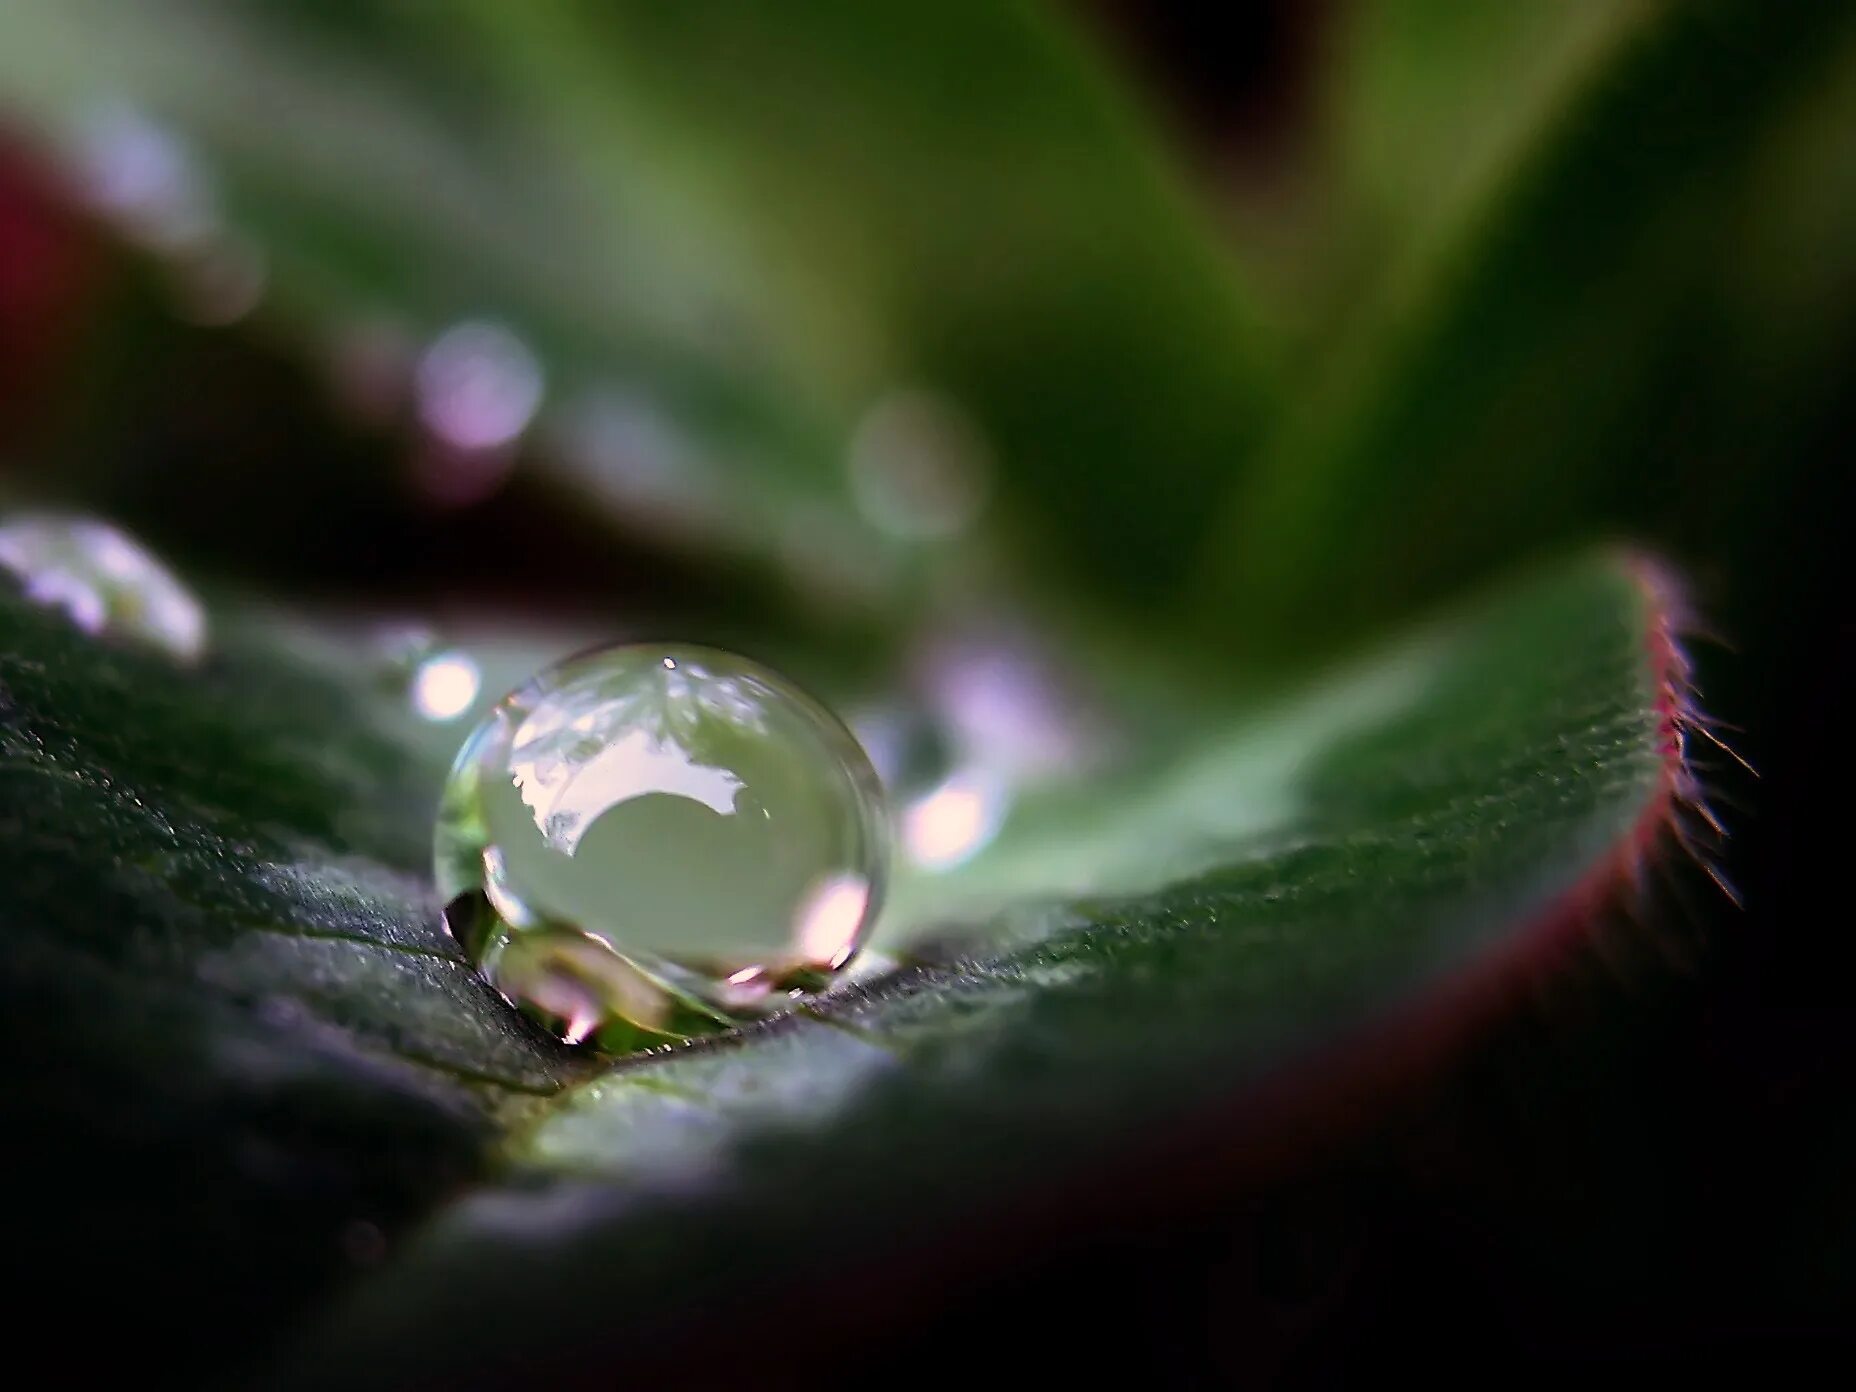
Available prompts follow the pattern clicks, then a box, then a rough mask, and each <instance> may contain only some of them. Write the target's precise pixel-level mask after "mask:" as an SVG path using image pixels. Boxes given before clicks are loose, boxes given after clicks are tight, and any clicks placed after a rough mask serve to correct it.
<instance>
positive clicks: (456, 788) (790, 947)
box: [436, 644, 888, 1048]
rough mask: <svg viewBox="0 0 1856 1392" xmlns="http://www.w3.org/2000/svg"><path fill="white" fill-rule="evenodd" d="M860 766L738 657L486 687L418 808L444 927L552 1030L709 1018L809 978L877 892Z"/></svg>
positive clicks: (875, 813)
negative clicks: (436, 783)
mask: <svg viewBox="0 0 1856 1392" xmlns="http://www.w3.org/2000/svg"><path fill="white" fill-rule="evenodd" d="M887 862H888V827H887V821H886V818H885V814H884V811H883V806H882V797H881V793H880V791H879V788H878V785H877V780H876V775H875V773H874V772H873V771H872V769H871V768H870V763H869V760H868V759H867V758H865V756H864V753H863V751H862V749H861V748H859V746H858V744H857V741H856V740H855V739H854V738H853V737H852V736H851V734H850V732H849V731H848V730H846V729H845V728H844V727H843V725H841V724H840V723H839V722H838V720H837V719H836V717H834V716H833V715H832V714H831V713H830V712H829V711H827V710H826V709H825V708H824V707H822V706H820V705H819V704H818V703H816V702H815V701H813V700H812V699H811V698H810V697H808V696H806V695H805V694H804V693H802V692H801V691H799V690H798V689H797V688H796V687H794V686H792V685H791V684H790V683H788V682H787V681H785V680H784V679H783V678H781V677H779V676H776V675H775V674H774V673H772V672H770V671H768V670H767V669H766V668H764V667H761V666H759V665H757V664H755V663H753V662H750V661H748V660H747V659H745V658H741V657H737V656H734V655H732V654H729V653H725V652H720V651H717V650H714V649H708V648H700V647H691V646H686V645H681V644H677V645H664V644H632V645H621V646H616V647H610V648H602V649H597V650H595V651H593V652H590V653H584V654H581V655H579V656H577V657H572V658H569V659H567V660H566V661H564V662H562V663H559V664H557V665H556V666H553V667H550V668H548V669H547V670H546V671H544V672H542V673H541V674H540V675H538V676H537V677H535V678H534V679H533V680H531V681H530V682H529V683H528V684H527V685H526V686H524V687H522V688H521V689H520V690H518V691H516V692H514V693H513V694H511V695H510V696H508V697H505V698H504V699H503V701H501V702H500V703H499V704H498V705H497V707H496V708H495V709H494V710H493V711H492V712H491V713H490V715H489V716H488V718H486V719H485V720H484V722H483V723H482V724H481V725H479V726H478V727H477V729H476V730H475V731H474V732H473V733H472V734H471V736H470V738H469V739H468V740H466V741H465V744H464V747H463V748H462V749H461V750H460V751H459V753H458V757H457V760H456V762H455V763H454V764H453V766H452V770H451V776H450V778H449V780H448V781H447V783H446V788H445V794H444V798H443V801H442V803H441V806H440V809H439V822H438V831H437V839H436V863H437V878H438V884H439V888H440V890H441V892H442V893H443V895H444V896H445V898H446V900H447V901H448V907H447V910H446V921H447V923H449V924H450V925H451V928H452V931H453V933H454V934H455V935H456V936H457V938H458V940H459V942H460V943H462V944H463V945H464V948H465V950H466V952H467V953H469V954H470V956H471V958H472V960H473V961H475V962H476V963H477V965H478V968H479V970H481V971H482V972H483V973H484V975H485V977H486V978H487V979H488V980H489V981H490V982H491V984H492V985H494V986H495V987H496V988H497V989H498V990H499V991H501V992H502V993H503V995H504V996H505V997H507V998H508V999H509V1000H510V1001H511V1002H513V1003H514V1004H516V1005H518V1006H520V1007H522V1008H523V1009H525V1010H527V1011H528V1012H529V1013H530V1014H531V1015H533V1016H535V1017H536V1018H537V1019H539V1020H541V1021H542V1022H543V1023H544V1024H545V1025H547V1026H548V1027H549V1028H551V1029H552V1030H554V1031H555V1032H556V1033H557V1034H558V1035H559V1036H560V1037H561V1038H563V1039H566V1040H568V1041H570V1042H575V1043H579V1042H583V1041H587V1040H593V1041H595V1042H597V1043H599V1044H600V1045H601V1046H602V1047H608V1048H618V1047H624V1046H625V1045H627V1044H629V1043H632V1042H635V1041H636V1039H637V1037H638V1034H639V1032H640V1031H642V1032H644V1033H645V1034H646V1035H648V1036H649V1035H654V1036H671V1037H676V1036H681V1035H687V1034H694V1033H700V1032H704V1031H707V1030H714V1029H717V1028H722V1027H725V1026H726V1025H727V1024H728V1023H729V1022H730V1021H732V1020H733V1019H737V1018H743V1017H752V1016H754V1015H757V1014H763V1013H765V1012H767V1011H768V1010H771V1009H774V1008H778V1007H780V1006H783V1005H786V1004H790V996H791V993H792V992H795V991H797V992H804V991H809V990H816V989H818V988H820V987H822V986H823V985H825V984H826V983H827V982H828V981H829V980H830V978H831V977H832V975H833V974H834V973H836V972H838V971H839V970H841V969H842V968H843V967H844V966H845V965H846V964H847V963H848V962H849V961H850V960H851V958H852V957H853V956H854V955H855V953H856V951H857V949H858V946H859V945H860V943H861V942H862V940H863V938H864V936H865V934H866V932H867V930H868V929H869V927H870V925H871V923H872V921H873V920H874V918H875V916H876V913H877V910H878V908H879V906H880V901H881V899H882V895H883V886H884V881H885V877H886V873H887Z"/></svg>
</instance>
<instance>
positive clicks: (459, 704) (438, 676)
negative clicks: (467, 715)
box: [410, 651, 483, 721]
mask: <svg viewBox="0 0 1856 1392" xmlns="http://www.w3.org/2000/svg"><path fill="white" fill-rule="evenodd" d="M482 685H483V675H482V673H481V672H480V671H479V670H478V668H477V664H476V662H475V661H474V660H473V659H472V658H471V657H470V655H469V654H467V653H462V652H456V651H450V652H440V653H434V654H432V655H431V656H430V657H428V658H426V659H425V660H424V661H423V662H421V663H420V664H419V665H418V667H417V668H416V669H415V670H414V671H413V674H412V682H411V684H410V689H411V696H412V708H413V710H415V711H416V712H418V714H419V715H420V716H422V717H423V718H424V719H426V720H435V721H443V720H456V719H457V718H458V717H459V716H460V715H462V714H464V712H465V711H467V710H469V709H470V708H471V707H472V706H473V705H475V704H476V701H477V692H478V690H479V689H480V688H481V687H482Z"/></svg>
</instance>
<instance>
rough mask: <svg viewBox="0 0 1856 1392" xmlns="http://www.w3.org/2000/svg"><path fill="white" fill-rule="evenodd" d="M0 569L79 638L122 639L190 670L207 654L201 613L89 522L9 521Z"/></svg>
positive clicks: (1, 536)
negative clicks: (67, 620) (55, 611)
mask: <svg viewBox="0 0 1856 1392" xmlns="http://www.w3.org/2000/svg"><path fill="white" fill-rule="evenodd" d="M0 567H4V568H5V569H7V570H9V571H11V572H12V573H13V574H14V575H15V576H17V577H18V579H19V582H20V585H21V586H22V587H23V588H24V590H25V594H26V598H28V599H30V600H33V601H34V602H36V603H39V604H43V605H46V606H47V607H49V608H54V609H60V610H63V611H64V613H65V614H66V615H67V616H69V618H70V620H71V622H72V623H74V624H76V625H77V626H78V627H79V628H81V629H83V630H84V632H86V633H91V634H96V635H98V636H107V637H116V638H124V639H129V640H132V641H135V642H139V643H145V644H147V645H148V646H150V647H154V648H159V649H160V650H161V651H163V652H165V653H167V654H168V655H169V656H171V657H175V658H178V659H180V660H181V661H184V662H192V661H195V660H196V659H198V658H199V656H200V655H201V653H203V652H204V651H205V650H206V611H205V609H204V608H202V607H201V605H200V601H199V600H198V599H196V598H194V596H193V594H192V593H191V592H190V591H189V590H188V589H187V588H186V587H185V586H183V585H182V584H181V583H180V581H179V580H177V579H175V578H174V575H173V573H172V572H170V571H169V570H168V568H167V567H166V566H164V565H162V564H161V562H160V561H158V560H156V559H155V558H154V556H153V555H152V554H150V553H149V551H148V550H147V549H146V548H145V547H143V546H141V545H140V544H139V543H137V542H135V541H134V540H132V539H131V538H130V537H128V536H127V535H126V534H124V533H123V532H121V531H118V530H117V529H116V528H115V527H112V526H110V524H109V523H107V522H99V521H97V520H96V519H94V518H88V517H68V516H64V515H61V514H57V513H16V514H14V515H13V516H11V517H8V518H7V519H6V520H4V521H0Z"/></svg>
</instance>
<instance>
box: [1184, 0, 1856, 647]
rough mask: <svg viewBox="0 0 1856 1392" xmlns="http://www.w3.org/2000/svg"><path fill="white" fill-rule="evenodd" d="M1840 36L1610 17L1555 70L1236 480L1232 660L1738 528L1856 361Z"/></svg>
mask: <svg viewBox="0 0 1856 1392" xmlns="http://www.w3.org/2000/svg"><path fill="white" fill-rule="evenodd" d="M1851 18H1852V12H1851V11H1850V9H1849V8H1848V7H1847V6H1798V7H1789V8H1787V9H1785V10H1784V11H1783V12H1774V11H1772V10H1771V9H1770V8H1769V7H1764V6H1755V5H1749V4H1733V3H1691V4H1668V5H1661V6H1655V7H1649V8H1648V9H1645V8H1643V7H1628V6H1619V7H1613V8H1612V9H1611V10H1610V11H1609V13H1608V15H1607V17H1606V20H1605V23H1604V26H1603V28H1602V30H1600V31H1595V36H1592V37H1586V38H1584V39H1583V41H1582V42H1580V43H1579V44H1577V45H1575V46H1572V47H1570V48H1569V50H1568V51H1569V52H1572V53H1575V54H1577V55H1578V56H1579V58H1580V60H1581V62H1580V65H1579V66H1578V68H1577V69H1576V70H1571V71H1568V72H1566V73H1565V74H1564V75H1562V76H1561V77H1559V79H1558V80H1557V81H1556V82H1554V83H1553V84H1551V90H1552V91H1553V92H1554V93H1556V94H1557V95H1558V98H1559V99H1558V100H1557V101H1553V102H1549V103H1546V104H1545V106H1544V109H1542V110H1541V111H1540V112H1539V113H1538V114H1537V115H1536V117H1535V118H1534V120H1533V122H1532V127H1533V128H1532V132H1531V134H1530V135H1529V137H1528V138H1527V139H1526V140H1525V141H1524V142H1516V145H1517V146H1518V148H1517V149H1516V150H1515V151H1514V152H1513V153H1512V154H1510V155H1509V156H1508V157H1507V158H1505V159H1502V160H1499V161H1493V162H1488V163H1486V164H1484V165H1482V166H1480V167H1481V168H1483V169H1484V170H1486V171H1487V173H1488V174H1490V175H1493V176H1494V177H1485V178H1482V179H1480V180H1477V179H1474V178H1470V179H1466V180H1464V181H1463V192H1462V193H1461V194H1460V195H1459V196H1458V197H1457V198H1456V199H1455V200H1454V202H1453V205H1452V206H1453V211H1452V212H1451V215H1450V216H1449V217H1448V218H1447V219H1444V220H1443V225H1441V226H1440V227H1438V228H1436V229H1435V230H1434V231H1431V232H1427V233H1425V234H1424V235H1422V236H1417V237H1415V238H1413V239H1412V247H1411V252H1410V255H1409V256H1407V257H1406V258H1404V261H1403V263H1402V264H1401V265H1399V266H1398V267H1396V268H1395V269H1394V271H1393V272H1392V273H1391V274H1390V275H1389V276H1388V277H1387V278H1386V281H1385V284H1384V285H1383V286H1382V287H1381V290H1380V292H1379V293H1378V294H1377V296H1376V297H1375V298H1374V299H1373V300H1372V301H1371V305H1370V308H1369V309H1368V310H1366V311H1365V312H1363V313H1362V314H1361V315H1360V317H1359V322H1358V324H1357V325H1356V326H1355V327H1354V328H1353V329H1352V330H1351V331H1350V332H1349V333H1348V334H1347V335H1346V337H1345V339H1344V340H1343V342H1342V344H1341V346H1340V348H1339V350H1338V351H1337V353H1336V354H1335V356H1334V359H1333V361H1332V362H1330V363H1329V364H1328V365H1327V367H1326V368H1325V369H1324V371H1323V372H1322V374H1321V377H1320V381H1319V382H1318V383H1317V385H1316V386H1315V387H1314V388H1313V389H1312V390H1310V391H1309V392H1308V393H1307V395H1306V397H1305V398H1304V399H1303V400H1301V401H1300V402H1298V403H1296V404H1295V405H1294V406H1293V407H1292V408H1291V410H1290V412H1289V414H1288V417H1287V419H1286V420H1285V422H1284V424H1283V426H1282V428H1281V429H1280V430H1279V432H1278V433H1277V434H1276V436H1275V437H1274V438H1273V440H1272V442H1271V443H1270V445H1269V446H1268V448H1267V449H1266V450H1265V453H1264V458H1263V459H1262V461H1261V462H1260V463H1259V466H1258V469H1257V471H1256V472H1255V473H1254V474H1253V475H1252V477H1251V478H1250V479H1248V480H1247V481H1245V480H1240V481H1239V484H1238V487H1237V489H1236V492H1235V494H1234V497H1233V506H1232V509H1231V512H1230V514H1229V518H1228V523H1229V525H1228V527H1227V528H1226V529H1225V531H1224V532H1223V534H1222V536H1221V537H1219V538H1218V540H1217V542H1216V544H1215V546H1214V547H1213V549H1212V550H1211V551H1210V552H1209V553H1208V555H1207V557H1206V560H1207V586H1206V591H1205V599H1206V605H1207V612H1208V616H1209V617H1210V618H1211V622H1212V623H1213V624H1214V625H1215V626H1217V627H1218V628H1220V629H1221V630H1223V631H1225V632H1227V633H1231V639H1230V645H1231V646H1237V647H1244V646H1246V645H1247V646H1248V649H1249V650H1250V651H1251V652H1253V653H1259V654H1261V653H1269V652H1275V653H1278V654H1280V653H1281V652H1283V651H1284V650H1285V649H1297V648H1307V647H1311V646H1314V645H1318V644H1321V643H1326V642H1332V641H1334V640H1335V638H1336V637H1337V636H1338V635H1342V634H1345V633H1347V632H1350V631H1354V630H1357V629H1359V628H1361V627H1363V626H1365V625H1367V624H1368V623H1369V622H1370V621H1371V620H1373V619H1374V618H1376V617H1380V616H1383V615H1385V614H1387V613H1394V612H1398V611H1399V610H1401V609H1404V608H1406V607H1408V606H1410V605H1412V604H1414V603H1417V602H1420V601H1422V600H1424V599H1426V598H1429V597H1432V596H1435V595H1437V594H1439V593H1443V592H1446V591H1447V590H1448V589H1449V588H1450V587H1451V586H1453V585H1455V584H1458V583H1460V582H1462V581H1463V580H1464V579H1465V578H1467V577H1470V576H1473V575H1475V574H1478V573H1480V572H1483V571H1486V570H1488V569H1490V568H1492V567H1495V566H1499V565H1505V564H1511V563H1512V562H1513V559H1514V557H1515V556H1516V555H1517V554H1525V553H1527V552H1529V551H1532V550H1537V549H1539V548H1541V547H1543V546H1546V545H1550V544H1553V543H1554V542H1556V541H1557V540H1559V539H1562V538H1564V537H1565V536H1566V535H1567V534H1568V533H1578V532H1581V531H1589V530H1591V529H1593V528H1594V527H1604V526H1607V525H1631V524H1634V525H1637V526H1643V525H1646V524H1649V525H1658V524H1660V525H1661V526H1662V527H1663V528H1664V530H1665V534H1668V535H1671V536H1673V537H1674V538H1676V539H1677V540H1678V541H1680V540H1681V539H1683V538H1692V539H1694V540H1696V541H1698V542H1700V543H1701V544H1703V545H1706V546H1707V549H1709V550H1716V549H1718V544H1720V543H1723V542H1725V540H1726V538H1727V537H1728V536H1730V535H1731V532H1732V529H1733V528H1734V527H1735V526H1736V525H1739V526H1743V527H1744V526H1745V525H1746V523H1747V519H1746V518H1745V517H1744V516H1741V517H1738V518H1737V517H1736V516H1735V515H1734V513H1735V512H1736V510H1738V509H1739V508H1740V507H1741V506H1742V504H1744V503H1746V502H1749V501H1751V502H1753V503H1754V504H1755V506H1758V505H1759V504H1760V502H1761V498H1760V497H1753V498H1749V490H1746V489H1745V488H1743V487H1734V486H1733V485H1734V484H1736V483H1744V482H1745V481H1746V480H1747V479H1748V477H1749V471H1750V470H1751V469H1752V468H1754V467H1755V466H1756V465H1763V466H1765V467H1768V468H1771V469H1774V470H1777V471H1780V472H1783V471H1785V470H1786V469H1787V468H1789V467H1790V466H1789V463H1788V457H1789V454H1790V451H1791V442H1792V441H1793V440H1794V439H1795V437H1796V435H1797V433H1798V432H1799V431H1800V430H1808V429H1809V428H1810V422H1812V421H1813V420H1815V419H1818V418H1820V417H1821V415H1822V412H1823V410H1824V409H1825V408H1826V406H1827V405H1829V404H1832V403H1834V401H1835V400H1836V398H1837V394H1838V391H1839V385H1838V383H1839V380H1840V372H1839V364H1840V363H1841V362H1842V361H1843V360H1844V359H1845V358H1846V353H1845V351H1844V350H1845V348H1846V347H1847V346H1848V344H1849V343H1851V342H1852V341H1856V285H1853V284H1852V281H1851V275H1850V261H1849V258H1848V257H1847V256H1846V255H1843V254H1841V253H1840V252H1837V251H1835V250H1831V249H1832V248H1836V247H1841V246H1847V245H1848V244H1849V238H1850V236H1851V235H1856V189H1853V188H1852V181H1851V179H1850V174H1849V171H1850V169H1851V168H1852V167H1856V160H1853V159H1852V155H1853V154H1856V141H1853V140H1852V138H1851V136H1850V133H1849V132H1850V129H1851V128H1850V126H1849V124H1848V121H1847V119H1839V118H1837V117H1836V116H1834V115H1832V113H1838V112H1842V113H1844V114H1845V116H1846V115H1847V108H1848V105H1849V93H1850V92H1851V91H1852V90H1856V44H1853V43H1852V38H1853V29H1852V25H1851V23H1850V20H1851ZM1827 118H1829V119H1827ZM1775 286H1776V287H1777V288H1778V290H1779V293H1771V290H1770V288H1769V287H1775ZM1717 483H1719V484H1721V485H1723V486H1724V487H1723V489H1722V491H1723V492H1724V493H1725V496H1726V498H1727V499H1728V500H1731V501H1730V503H1729V504H1728V505H1727V506H1721V505H1717V504H1714V503H1713V502H1712V501H1711V499H1712V495H1713V494H1714V493H1715V492H1716V489H1715V485H1716V484H1717ZM1756 491H1757V492H1758V493H1759V494H1761V495H1762V496H1763V497H1764V498H1775V497H1783V496H1784V494H1785V490H1784V489H1783V488H1779V489H1772V490H1756ZM1691 512H1692V513H1693V514H1694V515H1695V516H1697V517H1700V518H1703V519H1705V521H1704V522H1698V523H1696V524H1695V525H1693V526H1689V527H1685V526H1684V525H1683V520H1684V517H1685V516H1686V515H1688V514H1690V513H1691ZM1672 515H1673V518H1674V520H1673V521H1671V520H1670V519H1671V517H1672ZM1234 607H1235V608H1236V609H1238V610H1239V611H1241V612H1243V613H1245V614H1246V615H1247V616H1251V622H1249V623H1247V624H1246V625H1244V626H1243V628H1242V630H1241V631H1239V632H1232V630H1231V626H1230V625H1229V623H1228V620H1227V618H1226V616H1227V615H1228V614H1229V613H1230V612H1231V611H1232V609H1233V608H1234Z"/></svg>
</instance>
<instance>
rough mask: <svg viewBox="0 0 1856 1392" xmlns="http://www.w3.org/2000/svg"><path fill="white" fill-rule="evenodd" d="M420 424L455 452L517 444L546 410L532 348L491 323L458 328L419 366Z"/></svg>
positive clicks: (433, 347)
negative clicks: (542, 406) (456, 450)
mask: <svg viewBox="0 0 1856 1392" xmlns="http://www.w3.org/2000/svg"><path fill="white" fill-rule="evenodd" d="M417 381H418V395H419V418H420V419H421V420H422V421H424V422H425V425H426V428H427V429H428V430H430V431H431V432H432V433H433V434H434V435H435V436H437V437H438V438H439V439H440V440H442V441H444V442H445V443H446V444H448V445H450V446H452V447H453V448H454V449H458V450H463V451H467V452H474V451H480V450H494V449H497V448H499V447H501V446H503V445H508V444H512V443H513V442H514V441H515V440H516V439H517V438H518V437H519V436H520V435H521V434H522V432H523V431H524V430H526V429H527V428H528V424H529V422H530V421H531V420H533V419H534V418H535V412H536V410H537V409H538V408H539V407H540V405H541V394H542V376H541V364H540V363H538V362H537V361H536V360H535V355H534V354H533V353H532V352H530V351H529V349H528V345H527V344H525V343H523V342H522V340H521V339H520V338H518V337H516V335H515V334H514V333H513V332H512V331H511V330H509V329H508V328H505V327H504V326H503V325H501V324H498V323H495V322H493V321H491V320H487V319H473V320H468V321H466V322H464V323H461V324H454V325H452V326H451V327H450V328H448V329H446V330H445V331H444V332H443V333H442V334H440V335H439V336H438V337H437V338H436V339H434V340H433V342H432V345H431V347H429V348H427V349H426V350H425V354H424V356H423V357H421V358H420V360H419V369H418V378H417Z"/></svg>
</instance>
